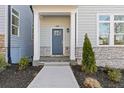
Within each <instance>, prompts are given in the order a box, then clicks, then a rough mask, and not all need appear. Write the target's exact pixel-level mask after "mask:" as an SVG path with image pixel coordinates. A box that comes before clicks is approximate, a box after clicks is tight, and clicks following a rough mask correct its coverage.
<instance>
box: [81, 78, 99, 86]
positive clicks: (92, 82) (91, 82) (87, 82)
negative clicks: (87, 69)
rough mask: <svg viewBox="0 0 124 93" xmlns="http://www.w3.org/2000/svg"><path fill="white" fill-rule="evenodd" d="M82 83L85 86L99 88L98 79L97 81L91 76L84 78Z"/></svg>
mask: <svg viewBox="0 0 124 93" xmlns="http://www.w3.org/2000/svg"><path fill="white" fill-rule="evenodd" d="M83 85H84V86H85V87H86V88H101V85H100V83H99V81H97V80H96V79H93V78H91V77H88V78H86V79H85V81H84V83H83Z"/></svg>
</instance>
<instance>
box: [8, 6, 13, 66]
mask: <svg viewBox="0 0 124 93" xmlns="http://www.w3.org/2000/svg"><path fill="white" fill-rule="evenodd" d="M8 63H9V64H11V63H12V61H11V5H8Z"/></svg>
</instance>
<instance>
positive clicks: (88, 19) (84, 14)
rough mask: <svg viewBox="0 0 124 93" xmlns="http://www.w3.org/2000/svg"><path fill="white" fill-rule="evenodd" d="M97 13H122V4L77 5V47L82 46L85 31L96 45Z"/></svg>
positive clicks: (123, 8) (123, 11)
mask: <svg viewBox="0 0 124 93" xmlns="http://www.w3.org/2000/svg"><path fill="white" fill-rule="evenodd" d="M97 13H124V6H78V47H82V44H83V39H84V35H85V33H87V34H88V36H89V38H90V40H91V43H92V45H93V46H96V45H97V25H96V21H97V20H96V18H97V17H96V16H97Z"/></svg>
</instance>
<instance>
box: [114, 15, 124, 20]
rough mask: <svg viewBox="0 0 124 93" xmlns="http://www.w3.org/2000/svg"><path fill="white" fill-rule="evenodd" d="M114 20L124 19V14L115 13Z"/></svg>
mask: <svg viewBox="0 0 124 93" xmlns="http://www.w3.org/2000/svg"><path fill="white" fill-rule="evenodd" d="M114 20H117V21H124V15H115V16H114Z"/></svg>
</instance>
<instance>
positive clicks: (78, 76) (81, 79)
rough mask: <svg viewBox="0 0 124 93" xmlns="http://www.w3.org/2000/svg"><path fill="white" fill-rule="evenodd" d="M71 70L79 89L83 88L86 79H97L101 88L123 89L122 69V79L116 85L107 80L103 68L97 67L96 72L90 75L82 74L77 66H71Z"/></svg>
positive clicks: (123, 72) (123, 71) (123, 70)
mask: <svg viewBox="0 0 124 93" xmlns="http://www.w3.org/2000/svg"><path fill="white" fill-rule="evenodd" d="M71 68H72V71H73V73H74V75H75V77H76V79H77V82H78V84H79V86H80V87H81V88H84V85H83V82H84V80H85V78H86V77H92V78H95V79H97V80H98V81H99V82H100V84H101V86H102V87H103V88H124V69H122V70H121V73H122V79H121V81H120V82H118V83H117V82H113V81H111V80H109V79H108V76H107V73H106V72H105V68H103V67H98V71H97V72H96V73H94V74H90V75H89V74H85V73H84V72H82V71H81V66H79V65H75V66H71Z"/></svg>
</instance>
